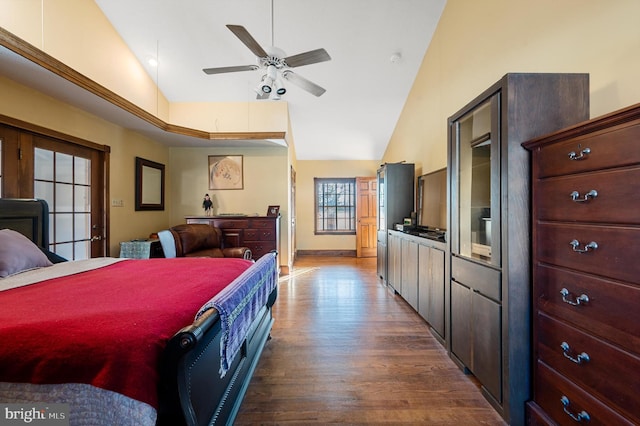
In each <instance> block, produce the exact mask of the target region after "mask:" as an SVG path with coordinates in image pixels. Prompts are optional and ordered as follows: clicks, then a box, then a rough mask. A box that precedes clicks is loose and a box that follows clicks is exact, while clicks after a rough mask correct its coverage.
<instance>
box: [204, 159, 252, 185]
mask: <svg viewBox="0 0 640 426" xmlns="http://www.w3.org/2000/svg"><path fill="white" fill-rule="evenodd" d="M243 188H244V181H243V170H242V155H210V156H209V189H243Z"/></svg>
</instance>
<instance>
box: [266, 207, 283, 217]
mask: <svg viewBox="0 0 640 426" xmlns="http://www.w3.org/2000/svg"><path fill="white" fill-rule="evenodd" d="M279 213H280V206H269V208H268V209H267V216H278V214H279Z"/></svg>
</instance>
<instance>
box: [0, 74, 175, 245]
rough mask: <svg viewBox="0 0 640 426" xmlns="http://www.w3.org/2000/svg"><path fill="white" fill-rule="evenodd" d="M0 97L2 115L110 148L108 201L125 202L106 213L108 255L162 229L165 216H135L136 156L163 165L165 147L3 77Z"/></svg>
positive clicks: (158, 213)
mask: <svg viewBox="0 0 640 426" xmlns="http://www.w3.org/2000/svg"><path fill="white" fill-rule="evenodd" d="M0 93H2V96H0V114H2V115H6V116H9V117H13V118H17V119H19V120H22V121H26V122H29V123H33V124H36V125H38V126H42V127H46V128H48V129H52V130H56V131H58V132H61V133H64V134H67V135H71V136H75V137H78V138H82V139H84V140H87V141H90V142H94V143H97V144H100V145H108V146H109V147H110V148H111V154H110V161H111V175H110V179H109V186H110V199H119V200H122V201H123V203H124V206H123V207H113V208H111V211H110V217H111V221H110V228H111V232H110V251H111V253H110V254H111V255H112V256H118V255H119V252H120V246H119V242H120V241H127V240H130V239H132V238H141V237H147V236H149V234H150V233H152V232H156V231H158V230H159V229H163V228H164V227H166V225H167V223H168V218H169V214H168V211H161V212H155V211H154V212H136V211H135V209H134V206H135V204H134V195H135V160H134V159H135V157H136V156H140V157H143V158H146V159H148V160H152V161H156V162H158V163H162V164H167V163H168V161H169V150H168V149H167V148H166V147H164V146H162V145H159V144H158V143H156V142H154V141H152V140H150V139H147V138H144V137H142V136H140V135H139V134H137V133H133V132H130V131H128V130H125V129H123V128H122V127H119V126H116V125H114V124H112V123H109V122H108V121H105V120H103V119H101V118H99V117H95V116H93V115H91V114H88V113H86V112H84V111H82V110H79V109H77V108H74V107H71V106H69V105H68V104H65V103H63V102H60V101H57V100H55V99H52V98H50V97H48V96H45V95H43V94H41V93H40V92H37V91H35V90H33V89H30V88H27V87H24V86H21V85H19V84H17V83H15V82H13V81H11V80H8V79H6V78H4V77H1V76H0ZM168 174H169V176H170V175H171V173H168ZM171 200H172V197H171V194H170V193H167V196H166V200H165V203H167V204H171Z"/></svg>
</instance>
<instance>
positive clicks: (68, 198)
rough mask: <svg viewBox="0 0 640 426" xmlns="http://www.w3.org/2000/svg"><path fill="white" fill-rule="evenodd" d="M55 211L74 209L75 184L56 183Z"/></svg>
mask: <svg viewBox="0 0 640 426" xmlns="http://www.w3.org/2000/svg"><path fill="white" fill-rule="evenodd" d="M54 206H55V211H57V212H71V211H73V186H71V185H68V184H66V183H56V193H55V204H54Z"/></svg>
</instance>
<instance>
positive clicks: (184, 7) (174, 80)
mask: <svg viewBox="0 0 640 426" xmlns="http://www.w3.org/2000/svg"><path fill="white" fill-rule="evenodd" d="M95 1H96V3H97V4H98V6H99V7H100V8H101V9H102V11H103V12H104V14H105V15H106V16H107V18H108V19H109V20H110V22H111V23H112V25H113V26H114V27H115V29H116V30H117V32H118V33H119V34H120V35H121V36H122V38H123V39H124V41H125V42H126V43H127V45H128V46H129V48H130V49H131V50H132V51H133V53H134V54H135V55H136V56H137V57H138V58H139V60H140V62H141V63H143V65H144V66H146V67H148V68H147V69H148V72H149V74H150V75H151V77H152V78H153V79H154V80H156V82H157V83H158V86H159V88H160V90H161V91H162V93H163V94H164V95H165V96H166V97H167V99H168V100H169V101H170V102H223V101H235V102H238V101H240V102H242V101H255V100H256V99H255V97H256V94H255V92H254V91H253V89H254V87H255V86H256V84H257V83H258V82H259V81H260V77H261V76H262V74H263V73H262V72H261V71H245V72H238V73H233V74H217V75H206V74H205V73H203V72H202V69H203V68H212V67H225V66H235V65H252V64H255V63H256V58H255V56H254V55H253V54H252V53H251V51H250V50H249V49H248V48H247V47H246V46H245V45H244V44H242V42H241V41H240V40H239V39H238V38H237V37H236V36H235V35H234V34H233V33H232V32H231V31H229V30H228V29H227V28H226V26H225V25H226V24H236V25H242V26H244V27H245V28H246V29H247V30H248V31H249V33H251V35H252V36H253V37H254V39H255V40H256V41H257V42H258V43H259V44H260V45H261V46H262V47H263V48H265V49H267V48H268V47H269V46H271V45H272V36H273V45H275V46H276V47H278V48H280V49H282V50H284V52H285V53H286V54H287V55H294V54H298V53H302V52H306V51H309V50H314V49H317V48H321V47H322V48H325V49H326V51H327V52H328V53H329V55H330V56H331V58H332V59H331V61H328V62H323V63H317V64H312V65H306V66H302V67H298V68H295V72H296V73H297V74H299V75H301V76H303V77H304V78H306V79H308V80H311V81H313V82H314V83H316V84H318V85H320V86H322V87H324V88H325V89H326V90H327V92H326V93H325V94H324V95H322V96H321V97H315V96H313V95H311V94H309V93H308V92H305V91H303V90H302V89H300V88H299V87H297V86H294V85H293V84H291V83H289V82H286V81H285V86H286V87H287V93H286V94H285V95H284V96H283V101H286V102H288V103H289V114H290V118H291V123H292V124H291V126H292V131H293V137H294V142H295V146H296V155H297V157H298V159H301V160H330V159H359V160H379V159H381V158H382V156H383V154H384V151H385V149H386V146H387V143H388V142H389V139H390V138H391V135H392V133H393V130H394V127H395V124H396V122H397V120H398V117H399V116H400V113H401V111H402V108H403V106H404V102H405V100H406V98H407V95H408V93H409V91H410V89H411V86H412V84H413V81H414V79H415V76H416V74H417V71H418V69H419V67H420V64H421V63H422V59H423V57H424V54H425V52H426V49H427V47H428V45H429V42H430V40H431V36H432V34H433V32H434V30H435V26H436V25H437V23H438V20H439V18H440V15H441V13H442V9H443V8H444V4H445V2H446V0H273V2H272V1H271V0H187V1H175V0H95ZM272 5H273V14H272ZM272 16H273V33H272V30H271V28H272ZM396 53H399V54H400V55H401V59H400V60H399V61H397V62H395V63H394V62H392V61H391V57H392V55H394V54H396ZM151 57H154V58H157V59H158V62H159V65H158V67H157V69H154V68H151V67H150V66H148V65H147V60H148V59H149V58H151ZM259 102H282V101H272V100H261V101H259Z"/></svg>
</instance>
